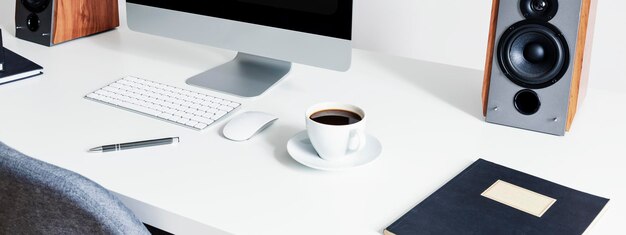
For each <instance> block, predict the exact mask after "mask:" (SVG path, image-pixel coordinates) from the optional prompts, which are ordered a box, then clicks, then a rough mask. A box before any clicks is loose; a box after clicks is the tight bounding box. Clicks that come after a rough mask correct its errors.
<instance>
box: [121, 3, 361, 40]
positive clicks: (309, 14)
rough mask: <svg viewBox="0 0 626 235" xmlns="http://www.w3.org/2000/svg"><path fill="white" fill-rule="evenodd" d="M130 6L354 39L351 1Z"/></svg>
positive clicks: (146, 4)
mask: <svg viewBox="0 0 626 235" xmlns="http://www.w3.org/2000/svg"><path fill="white" fill-rule="evenodd" d="M127 2H128V3H135V4H141V5H145V6H152V7H159V8H164V9H169V10H175V11H183V12H188V13H193V14H199V15H205V16H212V17H218V18H223V19H229V20H235V21H241V22H246V23H252V24H258V25H265V26H270V27H276V28H282V29H288V30H294V31H300V32H305V33H311V34H317V35H322V36H328V37H333V38H340V39H346V40H351V39H352V1H351V0H313V1H298V0H127Z"/></svg>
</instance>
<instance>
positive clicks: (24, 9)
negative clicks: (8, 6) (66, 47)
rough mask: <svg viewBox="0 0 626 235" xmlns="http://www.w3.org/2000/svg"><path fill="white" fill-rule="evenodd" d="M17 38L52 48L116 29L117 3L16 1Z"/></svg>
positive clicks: (102, 0)
mask: <svg viewBox="0 0 626 235" xmlns="http://www.w3.org/2000/svg"><path fill="white" fill-rule="evenodd" d="M15 6H16V9H15V28H16V30H15V32H16V33H15V34H16V36H17V37H18V38H21V39H24V40H27V41H31V42H34V43H38V44H41V45H45V46H52V45H56V44H59V43H63V42H66V41H69V40H73V39H76V38H79V37H84V36H87V35H91V34H95V33H99V32H103V31H106V30H110V29H113V28H116V27H117V26H119V12H118V5H117V0H16V4H15Z"/></svg>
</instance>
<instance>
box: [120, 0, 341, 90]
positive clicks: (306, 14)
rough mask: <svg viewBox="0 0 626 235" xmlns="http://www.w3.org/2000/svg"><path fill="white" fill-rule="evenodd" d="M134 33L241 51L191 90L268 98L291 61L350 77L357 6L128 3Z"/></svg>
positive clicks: (222, 0) (329, 0)
mask: <svg viewBox="0 0 626 235" xmlns="http://www.w3.org/2000/svg"><path fill="white" fill-rule="evenodd" d="M126 2H127V5H126V8H127V17H128V26H129V28H130V29H132V30H134V31H138V32H144V33H149V34H154V35H160V36H165V37H169V38H174V39H179V40H184V41H189V42H195V43H200V44H205V45H210V46H215V47H220V48H225V49H230V50H234V51H237V52H238V54H237V56H236V57H235V59H233V60H232V61H230V62H227V63H225V64H223V65H220V66H218V67H215V68H212V69H210V70H208V71H206V72H203V73H201V74H198V75H196V76H194V77H191V78H189V79H188V80H187V84H190V85H195V86H200V87H204V88H209V89H213V90H217V91H222V92H227V93H231V94H235V95H238V96H243V97H254V96H258V95H260V94H262V93H263V92H264V91H265V90H267V89H268V88H270V87H271V86H272V85H273V84H275V83H276V82H278V81H279V80H280V79H281V78H282V77H284V76H285V75H286V74H287V73H288V72H289V70H290V69H291V62H295V63H300V64H306V65H311V66H316V67H320V68H327V69H332V70H338V71H346V70H348V68H349V67H350V61H351V54H352V52H351V39H352V0H313V1H297V0H295V1H294V0H127V1H126Z"/></svg>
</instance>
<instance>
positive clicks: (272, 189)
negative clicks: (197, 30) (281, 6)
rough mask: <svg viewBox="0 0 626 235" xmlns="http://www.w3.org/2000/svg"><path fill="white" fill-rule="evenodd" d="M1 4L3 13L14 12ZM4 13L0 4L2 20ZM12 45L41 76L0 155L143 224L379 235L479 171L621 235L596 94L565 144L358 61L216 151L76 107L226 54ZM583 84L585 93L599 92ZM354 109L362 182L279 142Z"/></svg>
mask: <svg viewBox="0 0 626 235" xmlns="http://www.w3.org/2000/svg"><path fill="white" fill-rule="evenodd" d="M7 5H8V7H7ZM12 6H13V4H8V3H4V2H3V3H2V4H0V9H1V10H0V14H9V13H10V12H12V8H11V7H12ZM12 25H13V22H6V21H2V22H0V27H2V29H5V30H3V31H5V38H4V39H5V40H4V41H5V46H6V47H8V48H10V49H12V50H14V51H16V52H18V53H20V54H22V55H23V56H26V57H27V58H30V59H32V60H34V61H36V62H37V63H39V64H41V65H43V66H44V67H45V75H44V76H41V77H38V78H35V79H28V80H25V81H21V82H18V83H13V84H9V85H3V86H0V120H1V121H0V140H1V141H3V142H5V143H6V144H8V145H10V146H12V147H14V148H16V149H18V150H20V151H22V152H24V153H26V154H28V155H31V156H33V157H35V158H38V159H40V160H43V161H46V162H49V163H52V164H55V165H58V166H61V167H64V168H67V169H70V170H73V171H76V172H78V173H80V174H82V175H84V176H86V177H88V178H90V179H92V180H94V181H96V182H98V183H100V184H102V185H103V186H105V187H106V188H108V189H110V190H113V191H115V192H117V193H119V194H121V195H122V198H123V200H124V201H125V202H126V203H127V204H128V206H129V207H130V208H131V209H132V210H133V211H135V212H136V213H137V214H138V215H139V216H140V218H141V219H142V220H144V221H145V222H147V223H151V224H154V225H155V226H158V227H161V228H163V229H165V230H169V231H172V232H176V233H216V234H219V233H220V232H219V231H225V232H228V233H234V234H363V235H367V234H380V232H381V231H382V230H383V229H384V228H385V227H386V226H388V225H389V224H390V223H392V222H393V221H395V220H396V219H397V218H398V217H400V216H401V215H402V214H404V213H405V212H406V211H408V210H409V209H411V208H412V207H413V206H415V205H416V204H417V203H418V202H420V201H422V200H423V199H425V198H426V197H427V196H428V195H430V194H431V193H432V192H433V191H435V190H436V189H438V188H439V187H440V186H441V185H443V184H444V183H445V182H447V181H448V180H450V179H451V178H452V177H453V176H455V175H456V174H457V173H459V172H460V171H461V170H463V169H464V168H465V167H466V166H468V165H469V164H470V163H471V162H473V161H474V160H476V159H477V158H478V157H482V158H485V159H487V160H491V161H494V162H497V163H500V164H504V165H507V166H509V167H512V168H516V169H519V170H522V171H525V172H527V173H530V174H534V175H537V176H539V177H542V178H545V179H549V180H552V181H554V182H557V183H561V184H564V185H566V186H570V187H573V188H576V189H579V190H582V191H586V192H590V193H593V194H596V195H600V196H605V197H609V198H611V199H612V202H611V205H610V208H609V210H608V211H607V212H606V213H605V214H604V216H603V217H602V218H601V219H600V220H599V222H598V223H597V224H596V225H595V226H594V228H593V229H592V230H591V231H592V232H593V233H594V234H615V233H618V231H619V232H623V231H624V227H623V221H626V213H625V211H626V202H625V200H626V189H624V185H623V181H622V179H624V178H626V169H625V167H626V160H624V158H625V157H626V147H624V142H625V141H624V138H623V136H622V134H623V133H625V132H626V125H625V124H624V120H625V119H626V111H624V109H623V104H624V102H625V101H626V94H623V93H621V94H618V93H610V92H606V91H601V90H594V89H590V90H589V92H588V97H587V99H586V100H585V104H584V106H583V107H582V108H581V109H580V111H579V114H578V116H577V118H576V121H575V123H574V126H573V131H572V132H571V133H568V134H567V135H566V136H565V137H556V136H551V135H545V134H539V133H535V132H530V131H524V130H519V129H513V128H508V127H504V126H498V125H492V124H487V123H485V122H484V121H483V118H482V116H481V103H480V93H481V85H482V72H481V71H477V70H469V69H463V68H458V67H452V66H447V65H441V64H433V63H427V62H420V61H414V60H409V59H402V58H397V57H392V56H386V55H380V54H376V53H370V52H366V51H360V50H355V51H354V58H353V65H352V68H351V70H350V71H349V72H346V73H340V72H333V71H327V70H322V69H316V68H312V67H308V66H303V65H297V64H296V65H294V67H293V69H292V72H291V73H290V74H289V75H288V76H287V78H286V79H284V80H283V81H282V82H281V83H279V84H278V85H277V86H276V87H274V88H273V90H271V91H270V92H269V93H267V94H266V95H264V96H262V97H259V98H256V99H240V98H236V97H229V96H226V95H221V94H218V96H224V97H226V98H231V99H234V100H237V101H241V102H242V103H243V107H242V109H241V110H240V111H246V110H262V111H266V112H270V113H274V114H276V115H278V116H279V117H280V120H279V121H278V122H276V123H275V124H274V125H273V126H271V127H270V128H269V129H267V130H266V131H264V132H263V133H262V134H260V135H258V136H256V137H255V138H254V139H252V140H250V141H247V142H241V143H236V142H231V141H228V140H226V139H224V138H223V137H221V136H220V134H219V130H221V128H222V126H223V125H224V123H225V122H224V121H222V122H220V123H217V124H216V125H215V126H213V127H212V128H209V129H208V130H206V131H203V132H198V131H193V130H190V129H187V128H183V127H180V126H177V125H172V124H169V123H166V122H163V121H159V120H155V119H152V118H147V117H145V116H141V115H137V114H135V113H131V112H128V111H124V110H120V109H116V108H112V107H109V106H106V105H102V104H99V103H95V102H93V101H89V100H86V99H83V98H82V97H83V96H84V95H85V94H87V93H88V92H90V91H93V90H95V89H97V88H100V87H102V86H104V85H106V84H108V83H110V82H112V81H114V80H116V79H118V78H121V77H123V76H126V75H134V76H139V77H143V78H147V79H152V80H155V81H159V82H163V83H167V84H171V85H175V86H180V87H185V88H187V89H192V90H196V91H202V92H206V93H208V94H215V93H214V92H211V91H204V90H201V89H198V88H195V87H190V86H187V85H185V83H184V81H185V79H186V78H188V77H190V76H192V75H195V74H197V73H200V72H202V71H204V70H206V69H208V68H210V67H213V66H216V65H218V64H221V63H224V62H226V61H227V60H229V59H230V58H232V57H233V56H234V53H233V52H228V51H223V50H219V49H214V48H209V47H204V46H198V45H193V44H188V43H183V42H178V41H174V40H169V39H163V38H158V37H154V36H149V35H143V34H139V33H135V32H131V31H129V30H128V29H127V28H126V27H121V28H119V29H118V30H115V31H111V32H107V33H104V34H100V35H97V36H94V37H89V38H84V39H80V40H76V41H72V42H69V43H65V44H61V45H58V46H55V47H52V48H46V47H42V46H39V45H35V44H32V43H28V42H25V41H21V40H18V39H16V38H14V36H13V35H14V30H11V27H12ZM591 79H594V78H593V77H592V78H591ZM328 100H332V101H340V102H347V103H354V104H357V105H360V106H361V107H363V108H364V109H365V110H366V111H367V112H368V116H369V117H368V118H369V122H368V130H369V132H370V133H371V134H373V135H375V136H377V137H378V138H379V139H380V141H381V142H382V143H383V146H384V149H383V154H382V156H381V158H380V159H379V160H378V161H377V162H375V163H373V164H371V165H369V166H366V167H363V168H357V169H353V170H349V171H345V172H334V173H333V172H323V171H317V170H312V169H309V168H307V167H305V166H302V165H300V164H298V163H297V162H295V161H294V160H293V159H292V158H291V157H290V156H289V155H288V154H287V151H286V146H285V145H286V142H287V140H288V139H289V138H290V137H291V136H292V135H294V134H296V133H297V132H299V131H301V130H303V129H304V115H303V113H304V111H305V109H306V108H307V107H308V106H309V105H312V104H314V103H317V102H320V101H328ZM164 136H180V137H181V140H182V142H181V143H180V144H179V145H177V146H166V147H155V148H146V149H137V150H130V151H123V152H116V153H107V154H88V153H87V152H86V150H87V149H88V148H91V147H94V146H98V145H102V144H108V143H117V142H124V141H132V140H141V139H147V138H154V137H164Z"/></svg>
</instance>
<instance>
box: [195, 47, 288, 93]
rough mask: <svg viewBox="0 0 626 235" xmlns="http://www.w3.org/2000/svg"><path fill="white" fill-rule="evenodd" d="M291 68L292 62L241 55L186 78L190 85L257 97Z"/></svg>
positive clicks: (240, 53)
mask: <svg viewBox="0 0 626 235" xmlns="http://www.w3.org/2000/svg"><path fill="white" fill-rule="evenodd" d="M290 69H291V63H290V62H286V61H281V60H275V59H270V58H266V57H262V56H256V55H250V54H246V53H242V52H239V53H238V54H237V56H236V57H235V59H233V60H231V61H229V62H227V63H225V64H222V65H220V66H217V67H215V68H212V69H210V70H208V71H206V72H203V73H201V74H198V75H196V76H193V77H191V78H189V79H187V84H189V85H192V86H199V87H202V88H207V89H211V90H216V91H220V92H226V93H230V94H233V95H237V96H242V97H255V96H259V95H261V94H263V92H265V91H266V90H267V89H269V88H270V87H271V86H272V85H274V84H275V83H276V82H278V81H279V80H280V79H281V78H283V77H284V76H285V75H286V74H287V73H288V72H289V70H290Z"/></svg>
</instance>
